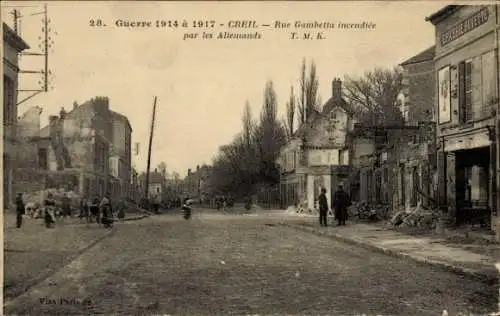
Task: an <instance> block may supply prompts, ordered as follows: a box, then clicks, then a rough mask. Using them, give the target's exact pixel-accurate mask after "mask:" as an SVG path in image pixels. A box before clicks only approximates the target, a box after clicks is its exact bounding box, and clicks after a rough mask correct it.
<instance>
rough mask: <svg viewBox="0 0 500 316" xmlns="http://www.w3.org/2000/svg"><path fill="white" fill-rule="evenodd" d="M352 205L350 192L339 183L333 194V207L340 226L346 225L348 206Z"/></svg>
mask: <svg viewBox="0 0 500 316" xmlns="http://www.w3.org/2000/svg"><path fill="white" fill-rule="evenodd" d="M350 205H351V198H350V197H349V194H347V192H345V191H344V188H343V187H342V185H339V187H338V189H337V191H335V194H334V196H333V202H332V207H333V208H334V209H335V218H336V219H337V221H338V223H339V226H340V225H345V221H346V220H347V208H348V207H349V206H350Z"/></svg>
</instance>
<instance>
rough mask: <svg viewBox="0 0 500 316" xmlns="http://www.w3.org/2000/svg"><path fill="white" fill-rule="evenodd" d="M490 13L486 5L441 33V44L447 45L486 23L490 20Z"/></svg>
mask: <svg viewBox="0 0 500 316" xmlns="http://www.w3.org/2000/svg"><path fill="white" fill-rule="evenodd" d="M489 13H490V12H489V10H488V8H487V7H484V8H483V9H481V10H480V11H479V12H476V13H474V14H473V15H471V16H470V17H468V18H467V19H465V20H463V21H462V22H460V23H458V24H457V25H455V26H454V27H452V28H451V29H449V30H447V31H446V32H444V33H443V34H441V45H446V44H448V43H450V42H452V41H454V40H456V39H457V38H459V37H461V36H462V35H464V34H466V33H468V32H470V31H472V30H473V29H475V28H477V27H479V26H481V25H483V24H485V23H486V22H488V18H489Z"/></svg>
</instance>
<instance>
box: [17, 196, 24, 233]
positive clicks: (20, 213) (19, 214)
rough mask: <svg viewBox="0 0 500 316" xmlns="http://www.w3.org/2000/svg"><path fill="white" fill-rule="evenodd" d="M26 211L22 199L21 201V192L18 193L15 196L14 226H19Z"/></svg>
mask: <svg viewBox="0 0 500 316" xmlns="http://www.w3.org/2000/svg"><path fill="white" fill-rule="evenodd" d="M25 211H26V208H25V205H24V201H23V194H22V193H18V194H17V196H16V227H17V228H21V225H22V224H23V215H24V213H25Z"/></svg>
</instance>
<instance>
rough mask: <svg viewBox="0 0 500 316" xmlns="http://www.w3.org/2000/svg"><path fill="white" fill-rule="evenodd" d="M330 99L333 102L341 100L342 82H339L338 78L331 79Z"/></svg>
mask: <svg viewBox="0 0 500 316" xmlns="http://www.w3.org/2000/svg"><path fill="white" fill-rule="evenodd" d="M332 97H333V99H334V100H335V101H337V100H340V99H341V98H342V81H341V80H340V78H333V81H332Z"/></svg>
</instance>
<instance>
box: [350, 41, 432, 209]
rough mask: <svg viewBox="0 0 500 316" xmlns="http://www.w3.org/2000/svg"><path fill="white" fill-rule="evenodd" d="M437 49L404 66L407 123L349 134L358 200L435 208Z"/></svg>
mask: <svg viewBox="0 0 500 316" xmlns="http://www.w3.org/2000/svg"><path fill="white" fill-rule="evenodd" d="M433 59H434V47H430V48H428V49H426V50H424V51H422V52H421V53H419V54H417V55H415V56H413V57H411V58H409V59H407V60H406V61H404V62H402V63H401V65H400V66H401V67H402V68H403V95H404V101H405V108H406V111H407V114H408V115H407V119H406V122H405V124H393V125H388V124H386V126H366V125H360V124H356V125H355V127H354V129H353V130H352V131H351V132H350V133H348V144H349V147H350V148H351V154H350V156H351V161H350V164H351V166H352V173H351V175H350V176H349V179H348V180H349V181H348V182H349V190H350V192H351V196H352V199H353V200H354V201H362V202H366V203H368V204H371V205H386V206H388V207H389V210H391V211H397V210H400V209H406V210H408V209H409V208H411V207H415V206H416V205H417V204H418V203H419V202H420V203H422V205H424V206H429V207H431V206H432V205H431V204H432V201H433V200H435V198H434V197H433V194H432V193H433V191H434V189H433V187H432V178H433V177H432V175H433V174H434V173H435V172H436V170H435V169H436V168H435V165H436V163H435V160H436V158H435V155H434V153H435V141H434V140H435V137H434V122H433V111H434V99H435V96H434V90H435V89H434V82H435V80H434V76H435V74H434V61H433Z"/></svg>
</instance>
